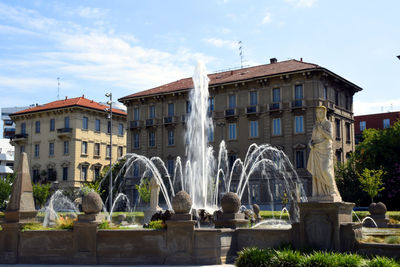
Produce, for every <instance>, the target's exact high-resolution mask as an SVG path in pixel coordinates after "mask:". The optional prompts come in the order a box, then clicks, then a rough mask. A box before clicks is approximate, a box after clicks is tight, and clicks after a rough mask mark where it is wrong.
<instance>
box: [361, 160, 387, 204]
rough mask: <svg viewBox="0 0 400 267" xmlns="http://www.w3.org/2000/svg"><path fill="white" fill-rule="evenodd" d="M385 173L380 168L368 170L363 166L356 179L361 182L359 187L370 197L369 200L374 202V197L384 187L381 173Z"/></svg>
mask: <svg viewBox="0 0 400 267" xmlns="http://www.w3.org/2000/svg"><path fill="white" fill-rule="evenodd" d="M385 174H386V173H385V172H384V171H383V170H382V169H379V170H369V169H367V168H365V169H364V170H363V172H362V173H361V174H360V175H359V177H358V180H359V181H360V183H361V188H362V190H364V191H365V192H366V193H367V194H368V195H369V196H370V198H371V202H374V197H376V196H377V195H378V193H379V192H380V191H382V190H384V189H385V188H384V187H383V180H382V178H383V175H385Z"/></svg>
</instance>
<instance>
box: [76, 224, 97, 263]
mask: <svg viewBox="0 0 400 267" xmlns="http://www.w3.org/2000/svg"><path fill="white" fill-rule="evenodd" d="M97 225H98V224H97V223H96V222H79V221H78V222H75V223H74V258H75V259H74V261H75V262H79V263H80V264H96V262H97V257H96V256H97V253H96V251H97V247H96V244H97Z"/></svg>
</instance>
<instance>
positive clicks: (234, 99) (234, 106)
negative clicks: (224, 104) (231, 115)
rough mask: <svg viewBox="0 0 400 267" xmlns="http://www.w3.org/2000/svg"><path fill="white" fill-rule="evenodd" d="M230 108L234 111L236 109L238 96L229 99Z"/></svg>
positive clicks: (230, 96)
mask: <svg viewBox="0 0 400 267" xmlns="http://www.w3.org/2000/svg"><path fill="white" fill-rule="evenodd" d="M228 108H229V109H234V108H236V95H229V98H228Z"/></svg>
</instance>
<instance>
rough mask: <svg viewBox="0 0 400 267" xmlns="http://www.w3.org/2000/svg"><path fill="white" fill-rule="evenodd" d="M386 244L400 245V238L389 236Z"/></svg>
mask: <svg viewBox="0 0 400 267" xmlns="http://www.w3.org/2000/svg"><path fill="white" fill-rule="evenodd" d="M385 243H388V244H400V236H395V235H392V236H387V237H386V238H385Z"/></svg>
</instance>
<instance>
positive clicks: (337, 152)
mask: <svg viewBox="0 0 400 267" xmlns="http://www.w3.org/2000/svg"><path fill="white" fill-rule="evenodd" d="M335 154H336V161H337V163H341V162H342V151H340V150H336V153H335Z"/></svg>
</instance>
